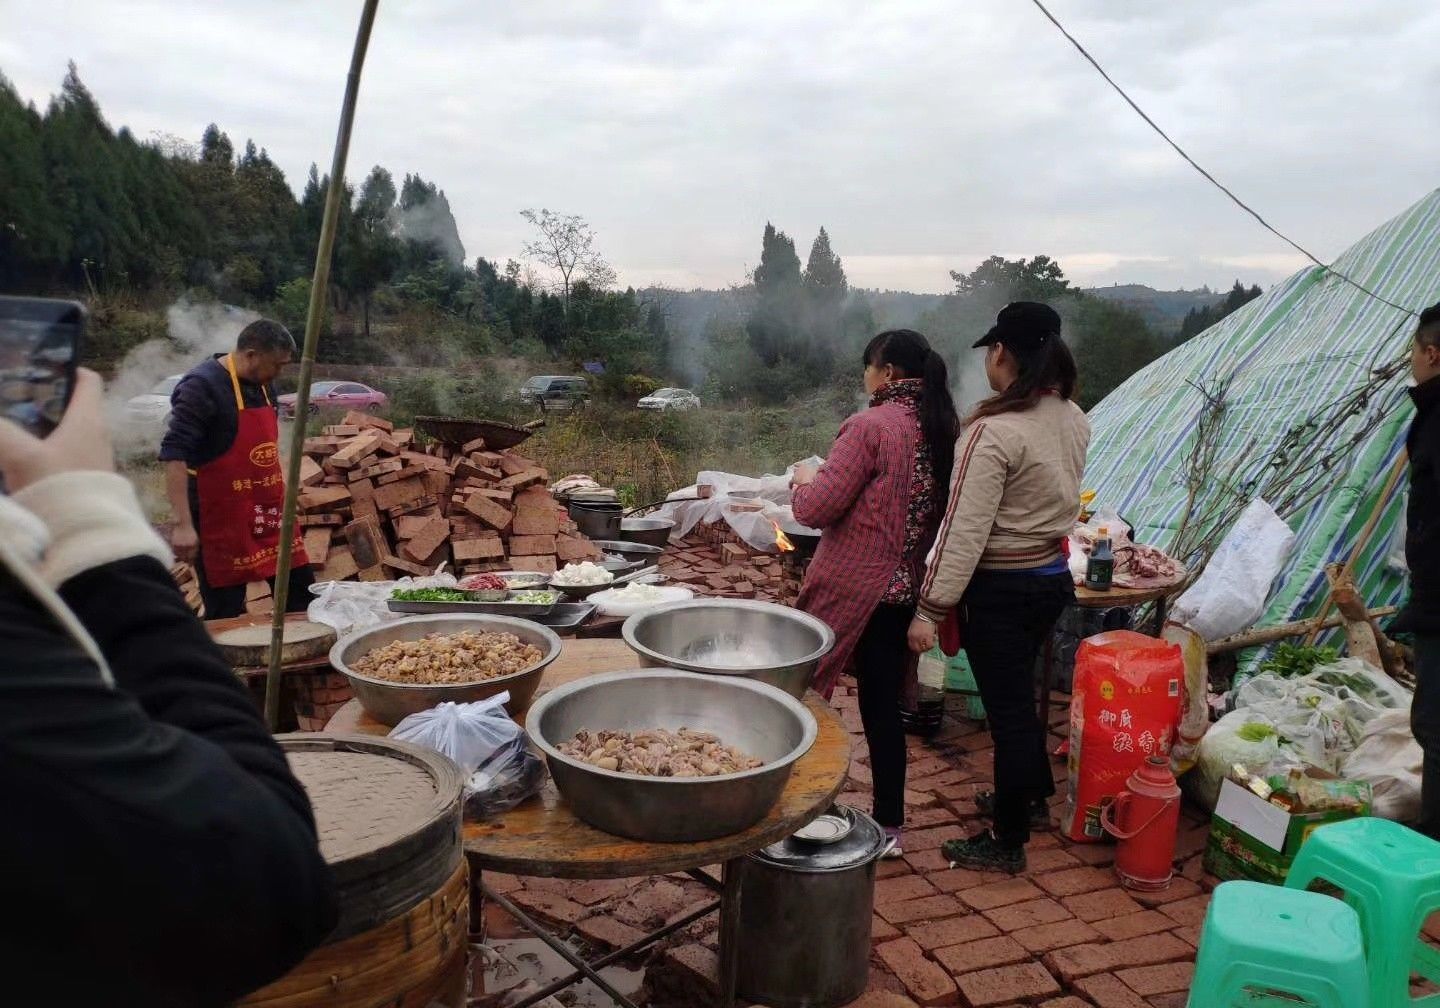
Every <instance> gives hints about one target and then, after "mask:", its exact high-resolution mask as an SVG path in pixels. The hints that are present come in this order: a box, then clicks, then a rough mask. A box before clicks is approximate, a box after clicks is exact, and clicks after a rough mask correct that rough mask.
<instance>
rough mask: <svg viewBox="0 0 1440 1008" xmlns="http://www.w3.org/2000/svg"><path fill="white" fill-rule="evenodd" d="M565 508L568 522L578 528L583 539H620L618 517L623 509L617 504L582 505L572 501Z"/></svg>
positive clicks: (597, 503) (579, 502)
mask: <svg viewBox="0 0 1440 1008" xmlns="http://www.w3.org/2000/svg"><path fill="white" fill-rule="evenodd" d="M566 507H567V510H568V511H569V512H570V520H571V521H573V522H574V523H575V524H576V526H578V527H579V529H580V532H581V534H582V535H584V536H585V538H587V539H619V538H620V515H621V512H622V511H623V510H624V508H622V507H621V506H620V505H619V504H606V503H599V502H596V503H582V502H581V501H573V500H572V501H571V502H570V503H569V504H568V505H567V506H566Z"/></svg>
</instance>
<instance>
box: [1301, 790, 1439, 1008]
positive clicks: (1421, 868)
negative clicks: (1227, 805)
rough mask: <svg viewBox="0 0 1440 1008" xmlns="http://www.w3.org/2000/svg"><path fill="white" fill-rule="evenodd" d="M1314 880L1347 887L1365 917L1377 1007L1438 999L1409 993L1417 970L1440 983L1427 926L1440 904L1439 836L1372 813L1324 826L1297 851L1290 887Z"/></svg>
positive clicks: (1346, 893)
mask: <svg viewBox="0 0 1440 1008" xmlns="http://www.w3.org/2000/svg"><path fill="white" fill-rule="evenodd" d="M1316 883H1321V884H1328V885H1330V886H1333V887H1335V888H1336V889H1339V890H1341V892H1342V894H1343V899H1344V900H1345V903H1346V904H1348V905H1349V906H1351V907H1353V908H1354V909H1355V912H1356V914H1357V915H1358V916H1359V919H1360V932H1361V934H1362V935H1363V937H1364V941H1365V959H1366V963H1367V966H1368V969H1369V973H1370V1006H1371V1008H1400V1006H1402V1005H1403V1006H1410V1005H1427V1006H1432V1008H1433V1006H1440V994H1430V995H1427V996H1424V997H1419V998H1411V996H1410V977H1411V974H1417V975H1419V976H1421V977H1424V978H1425V979H1427V980H1429V981H1430V982H1431V983H1436V984H1440V953H1437V951H1436V950H1435V949H1433V948H1431V947H1430V946H1429V945H1426V944H1425V941H1424V937H1423V935H1422V933H1421V932H1422V929H1423V928H1424V927H1425V921H1426V919H1427V918H1428V917H1429V916H1430V914H1432V913H1434V912H1436V911H1440V843H1436V842H1435V841H1434V840H1431V839H1430V838H1429V837H1427V836H1424V835H1422V834H1420V833H1416V832H1415V831H1414V830H1411V829H1407V828H1405V827H1404V826H1401V825H1400V824H1399V823H1393V822H1391V821H1389V820H1388V819H1376V818H1372V817H1369V816H1366V817H1362V818H1359V819H1347V820H1345V821H1344V822H1338V823H1331V824H1330V825H1328V826H1321V827H1320V828H1319V829H1317V830H1315V832H1313V833H1311V834H1310V836H1309V838H1308V839H1307V840H1306V841H1305V845H1304V846H1303V847H1301V848H1300V852H1299V853H1298V854H1297V855H1296V856H1295V863H1294V864H1293V865H1292V866H1291V868H1290V874H1289V876H1288V877H1287V878H1286V880H1285V886H1286V888H1287V889H1292V890H1305V889H1309V888H1311V887H1312V886H1313V885H1315V884H1316Z"/></svg>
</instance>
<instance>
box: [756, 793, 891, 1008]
mask: <svg viewBox="0 0 1440 1008" xmlns="http://www.w3.org/2000/svg"><path fill="white" fill-rule="evenodd" d="M830 814H831V815H837V816H841V817H844V818H848V819H849V820H850V823H851V828H850V831H849V832H848V833H846V834H845V835H844V836H842V837H841V838H840V839H838V840H836V841H835V842H833V843H828V844H818V843H810V842H807V841H803V840H801V839H799V838H798V837H795V836H792V837H789V838H787V839H785V840H782V841H780V842H779V843H776V844H771V845H770V846H769V847H765V848H763V849H761V850H759V851H756V852H755V853H753V854H750V855H747V856H746V857H745V859H744V861H742V862H741V866H742V867H741V868H740V873H741V874H740V926H739V928H738V929H737V930H738V933H739V936H740V938H739V940H740V955H739V957H738V958H739V976H738V990H737V993H738V994H739V998H738V999H737V1000H738V1001H739V1002H740V1003H744V1004H749V1003H751V1002H756V1003H759V1004H763V1005H771V1006H773V1008H835V1006H837V1005H843V1004H849V1003H850V1002H851V1001H854V1000H855V999H856V998H858V997H859V996H860V995H861V994H863V993H864V992H865V986H866V983H867V982H868V980H869V976H870V926H871V920H872V915H873V913H874V902H875V866H876V862H877V861H878V860H879V859H880V857H881V855H883V854H884V853H885V851H886V850H887V849H888V847H889V846H890V842H889V841H887V840H886V838H885V832H884V830H882V829H881V828H880V826H879V824H878V823H876V822H875V820H873V819H871V818H870V817H869V816H867V815H866V814H865V813H863V812H861V811H859V810H858V809H853V808H849V807H847V806H844V805H837V806H835V808H834V809H832V810H831V812H830Z"/></svg>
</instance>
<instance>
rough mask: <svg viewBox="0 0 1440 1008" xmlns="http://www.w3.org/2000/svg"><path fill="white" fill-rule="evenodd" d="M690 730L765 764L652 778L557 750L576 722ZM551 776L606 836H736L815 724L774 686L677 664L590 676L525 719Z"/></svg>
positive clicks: (766, 801) (552, 694)
mask: <svg viewBox="0 0 1440 1008" xmlns="http://www.w3.org/2000/svg"><path fill="white" fill-rule="evenodd" d="M655 728H660V729H665V730H668V731H678V730H679V729H681V728H693V729H696V730H700V731H708V732H712V733H714V734H715V735H717V736H719V738H720V741H721V743H722V744H724V745H727V746H732V747H734V748H735V749H738V750H740V751H741V752H743V753H745V754H746V755H748V756H753V757H754V758H756V759H758V760H761V761H763V762H762V765H761V766H759V767H757V768H756V769H753V770H742V771H740V772H738V773H731V774H723V775H720V776H716V777H649V776H644V775H641V774H632V773H621V772H619V771H615V770H602V769H601V768H599V767H596V766H592V765H591V764H589V763H586V762H584V761H583V760H579V759H576V758H575V757H573V756H567V755H565V754H564V753H562V752H561V751H560V747H561V746H562V745H564V744H565V743H567V742H569V741H570V740H571V739H573V738H574V737H575V734H576V733H577V732H579V731H580V730H581V729H588V730H590V731H627V732H637V731H644V730H647V729H655ZM525 730H526V732H527V733H528V734H529V736H530V739H531V741H532V742H533V743H534V744H535V745H536V746H537V747H539V749H540V750H541V751H542V752H543V753H544V754H545V760H546V762H547V763H548V764H549V767H550V776H551V777H552V778H553V779H554V781H555V786H556V788H558V789H559V791H560V794H561V796H562V797H563V798H564V799H565V801H566V802H567V803H568V804H569V805H570V808H571V810H572V811H573V812H574V813H575V815H576V816H577V817H579V818H580V819H582V820H584V821H585V822H587V823H589V824H590V825H592V826H594V827H596V828H597V829H601V830H604V831H605V832H607V833H613V834H615V835H616V836H622V837H628V838H629V839H632V840H644V841H649V842H654V843H669V842H674V843H680V842H688V843H693V842H696V841H700V840H713V839H715V838H716V837H722V836H729V835H731V834H733V833H739V832H740V831H741V830H745V829H748V828H750V827H751V826H753V825H755V823H757V822H759V821H760V820H761V819H763V818H764V817H765V815H766V813H768V812H769V811H770V809H771V808H773V807H774V805H775V803H776V801H778V800H779V798H780V795H781V793H782V792H783V791H784V790H785V784H786V782H787V781H789V779H790V773H791V771H792V770H793V769H794V766H795V763H796V762H797V761H798V760H799V759H800V757H802V756H804V755H805V754H806V753H807V752H809V751H810V747H811V746H812V745H814V743H815V736H816V733H817V731H818V727H817V725H816V723H815V716H814V715H813V714H811V713H810V711H809V710H807V709H806V708H805V705H804V704H802V703H800V702H799V701H798V700H796V699H794V698H793V697H791V696H788V695H786V694H785V693H782V692H781V691H780V690H778V689H775V688H774V687H773V686H767V685H765V684H764V683H758V682H754V681H752V680H749V679H738V678H735V679H732V678H722V677H719V676H707V675H701V674H699V673H695V672H680V671H676V670H675V669H645V670H638V671H629V672H610V673H606V674H603V675H596V676H589V677H587V678H585V679H580V680H578V681H576V682H573V683H568V684H567V685H564V686H559V687H557V688H555V689H553V690H551V691H549V692H548V693H546V694H545V695H544V696H542V697H541V698H540V699H539V700H537V701H536V702H535V706H534V707H532V708H530V713H529V716H528V717H527V718H526V720H525Z"/></svg>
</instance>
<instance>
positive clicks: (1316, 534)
mask: <svg viewBox="0 0 1440 1008" xmlns="http://www.w3.org/2000/svg"><path fill="white" fill-rule="evenodd" d="M1333 265H1334V268H1335V269H1336V270H1337V271H1339V272H1341V273H1344V274H1345V275H1347V276H1350V277H1353V278H1354V279H1355V280H1356V281H1358V282H1359V283H1361V284H1363V285H1364V286H1365V287H1367V288H1369V289H1370V290H1372V291H1374V292H1375V293H1376V294H1378V295H1380V296H1381V297H1383V298H1385V299H1386V300H1388V301H1392V302H1394V303H1395V304H1397V305H1403V306H1405V307H1407V308H1410V309H1413V310H1414V311H1416V312H1418V311H1419V310H1420V309H1421V308H1423V307H1425V306H1426V305H1429V304H1433V303H1435V302H1436V301H1437V300H1440V190H1436V191H1435V192H1432V193H1431V194H1430V195H1429V196H1427V197H1426V198H1425V199H1423V200H1421V201H1420V202H1419V203H1417V204H1415V205H1414V206H1413V207H1411V208H1410V209H1409V210H1407V211H1405V212H1404V213H1402V214H1400V215H1399V216H1398V217H1396V218H1394V219H1393V220H1391V221H1389V222H1388V223H1386V224H1384V225H1382V226H1381V227H1379V228H1377V229H1375V230H1374V231H1373V232H1371V233H1370V234H1369V235H1367V236H1366V237H1365V238H1363V239H1361V240H1360V241H1359V242H1357V243H1356V244H1355V245H1354V246H1352V247H1351V248H1350V249H1348V250H1347V251H1346V252H1345V254H1344V255H1342V256H1340V258H1339V259H1337V260H1336V261H1335V263H1334V264H1333ZM1414 324H1415V320H1414V318H1413V316H1407V315H1406V313H1405V312H1403V311H1400V310H1399V309H1396V308H1393V307H1391V306H1390V305H1387V304H1385V303H1383V302H1381V301H1378V300H1376V299H1375V298H1372V297H1370V296H1368V295H1367V294H1365V293H1364V292H1363V291H1360V290H1357V289H1356V288H1355V287H1354V286H1353V285H1351V284H1349V283H1346V282H1345V281H1344V280H1342V279H1340V278H1339V277H1337V276H1335V275H1334V274H1332V273H1330V272H1327V271H1326V270H1323V269H1321V268H1320V267H1318V266H1316V267H1311V268H1308V269H1304V270H1301V271H1300V272H1298V273H1296V274H1295V275H1294V276H1292V277H1290V278H1289V279H1288V280H1286V281H1285V282H1283V283H1281V284H1278V285H1277V286H1275V287H1274V288H1272V289H1271V290H1270V291H1268V292H1266V294H1264V295H1263V296H1262V297H1259V298H1257V299H1256V300H1254V301H1252V302H1250V303H1249V304H1247V305H1246V306H1245V307H1243V308H1241V309H1240V310H1239V311H1237V312H1235V313H1234V314H1232V315H1230V316H1228V317H1226V318H1224V319H1222V320H1221V321H1220V322H1218V323H1216V324H1215V325H1214V326H1212V327H1210V328H1209V329H1207V330H1206V331H1205V332H1204V333H1202V334H1200V335H1199V336H1197V337H1195V338H1194V339H1192V340H1190V341H1189V342H1187V343H1185V344H1183V345H1182V346H1180V347H1178V348H1177V349H1175V350H1173V351H1171V352H1170V353H1168V354H1166V355H1165V356H1164V357H1162V358H1161V359H1160V360H1158V361H1156V362H1155V363H1153V364H1151V365H1150V366H1149V367H1147V368H1145V369H1144V370H1143V371H1140V372H1139V373H1137V374H1135V375H1134V376H1133V377H1131V378H1130V379H1129V380H1128V381H1127V382H1125V383H1124V384H1123V385H1121V386H1120V387H1119V388H1117V389H1116V390H1115V391H1114V392H1112V393H1111V394H1110V395H1108V396H1107V397H1106V398H1105V399H1104V400H1103V401H1102V402H1101V403H1100V404H1099V405H1097V406H1096V407H1095V408H1094V410H1092V411H1091V414H1090V420H1091V423H1092V425H1093V428H1094V433H1093V436H1092V439H1091V443H1090V457H1089V463H1088V466H1087V471H1086V477H1085V485H1086V486H1087V487H1090V488H1093V489H1095V490H1097V491H1098V494H1099V495H1098V497H1097V500H1096V503H1097V505H1098V506H1110V507H1113V508H1115V509H1116V510H1118V511H1119V512H1120V513H1121V514H1122V515H1123V516H1124V517H1125V518H1126V519H1127V520H1129V521H1130V522H1132V523H1134V524H1135V526H1136V538H1137V540H1138V541H1140V542H1150V543H1153V544H1155V545H1157V546H1159V547H1161V548H1166V547H1167V546H1169V545H1171V544H1172V543H1173V540H1174V535H1175V531H1176V528H1177V526H1178V524H1179V522H1180V521H1181V518H1182V515H1183V512H1184V508H1185V488H1184V486H1183V485H1182V481H1183V473H1184V469H1185V464H1186V460H1187V458H1188V455H1189V453H1190V451H1191V449H1192V447H1193V444H1194V439H1195V429H1196V424H1197V422H1198V420H1199V418H1200V416H1201V414H1202V412H1203V409H1204V399H1203V397H1202V396H1201V394H1200V392H1199V391H1197V389H1196V388H1194V387H1193V386H1192V383H1194V384H1199V385H1202V386H1203V385H1205V384H1207V383H1208V382H1210V381H1212V380H1215V379H1222V378H1225V377H1227V376H1231V383H1230V385H1229V388H1228V390H1227V393H1226V397H1225V401H1226V411H1225V414H1224V418H1223V420H1222V426H1221V430H1220V434H1219V442H1218V444H1219V447H1218V451H1217V453H1216V470H1217V471H1221V472H1223V471H1224V470H1225V469H1226V468H1227V467H1228V465H1229V464H1230V463H1231V462H1232V461H1234V460H1235V458H1236V457H1237V456H1239V455H1241V454H1242V453H1247V452H1248V453H1249V458H1248V460H1247V462H1246V467H1245V469H1244V475H1245V476H1246V477H1249V476H1251V475H1255V474H1257V473H1258V471H1259V470H1260V469H1262V468H1263V467H1264V466H1265V464H1266V460H1267V459H1268V458H1269V457H1270V455H1271V454H1272V452H1273V450H1274V449H1275V448H1276V447H1277V446H1278V445H1279V443H1280V441H1281V439H1282V438H1283V437H1284V435H1285V433H1286V431H1287V430H1289V429H1290V428H1291V427H1292V426H1294V425H1295V424H1297V423H1300V422H1303V421H1304V420H1305V419H1306V418H1307V417H1308V416H1310V415H1311V414H1312V413H1313V412H1314V411H1315V409H1316V408H1317V407H1318V406H1320V405H1322V404H1324V403H1326V402H1329V401H1333V400H1337V399H1340V398H1342V397H1343V395H1344V394H1345V393H1346V392H1347V391H1348V390H1350V389H1352V388H1354V387H1355V386H1357V385H1359V384H1362V383H1363V382H1364V381H1365V380H1366V377H1367V375H1368V374H1369V371H1370V369H1371V368H1373V367H1375V366H1377V365H1379V364H1382V363H1385V362H1387V361H1391V360H1394V359H1395V358H1397V357H1399V356H1400V355H1401V354H1403V353H1404V352H1405V350H1406V346H1407V343H1408V340H1409V339H1410V337H1411V335H1412V334H1413V332H1414ZM1407 378H1408V371H1407V373H1405V374H1402V375H1400V376H1399V377H1398V378H1397V379H1396V380H1395V381H1394V382H1393V383H1392V384H1391V385H1389V386H1387V387H1386V388H1385V389H1384V391H1383V393H1382V396H1381V401H1380V402H1379V403H1376V404H1375V406H1376V407H1378V409H1379V415H1380V419H1379V422H1378V423H1375V415H1374V412H1373V410H1372V411H1370V417H1369V419H1370V422H1371V423H1373V424H1374V426H1373V429H1371V430H1369V432H1368V433H1367V434H1366V435H1365V436H1364V437H1363V438H1362V439H1361V440H1360V442H1359V443H1358V445H1357V446H1355V447H1354V448H1353V449H1351V453H1352V456H1353V458H1352V464H1351V465H1350V466H1349V467H1348V469H1342V478H1340V479H1338V480H1337V485H1336V486H1335V487H1334V488H1333V490H1332V491H1331V492H1329V493H1327V494H1325V495H1324V496H1323V497H1321V498H1320V499H1319V500H1317V501H1316V502H1315V503H1314V504H1312V505H1310V506H1309V507H1308V508H1307V509H1305V510H1304V511H1303V512H1301V513H1300V514H1296V515H1293V516H1291V517H1290V518H1289V519H1288V521H1289V524H1290V527H1291V528H1292V529H1294V530H1295V532H1296V537H1297V538H1296V545H1295V551H1294V553H1293V554H1292V555H1291V558H1290V561H1289V563H1288V564H1287V566H1286V568H1285V569H1284V571H1283V572H1282V573H1281V575H1280V577H1279V578H1278V579H1277V580H1276V583H1275V587H1274V589H1273V592H1272V596H1271V599H1270V603H1269V607H1268V611H1267V612H1266V614H1265V616H1264V618H1263V619H1262V621H1261V625H1268V624H1272V623H1279V622H1283V621H1286V620H1291V619H1301V618H1304V617H1305V616H1307V615H1310V614H1312V613H1314V612H1315V611H1317V609H1318V608H1319V606H1320V604H1321V603H1322V601H1323V600H1324V599H1325V597H1326V592H1327V588H1326V581H1325V572H1324V567H1325V564H1327V563H1330V562H1332V561H1340V560H1344V559H1345V558H1347V557H1348V556H1349V555H1350V553H1351V550H1352V549H1353V548H1354V546H1355V543H1356V541H1357V539H1358V537H1359V533H1360V531H1361V529H1362V527H1363V526H1364V525H1365V523H1366V521H1367V520H1368V519H1369V517H1370V515H1371V513H1372V512H1373V511H1374V509H1375V507H1376V506H1377V504H1378V503H1379V498H1380V496H1381V493H1382V491H1383V488H1384V484H1385V481H1386V478H1387V476H1388V474H1389V470H1390V467H1391V464H1392V463H1393V462H1394V460H1395V458H1396V457H1397V455H1398V454H1399V453H1400V452H1401V451H1402V450H1403V449H1404V443H1405V431H1406V429H1407V427H1408V425H1409V423H1410V420H1411V419H1412V417H1413V415H1414V411H1413V408H1412V406H1411V404H1410V400H1409V397H1408V396H1407V395H1406V394H1405V381H1406V379H1407ZM1365 420H1366V418H1365V417H1364V416H1361V417H1359V418H1357V419H1356V420H1355V421H1354V423H1355V424H1357V425H1361V424H1363V423H1364V422H1365ZM1355 432H1356V431H1355V429H1353V428H1352V429H1351V431H1350V433H1351V434H1354V433H1355ZM1344 441H1348V438H1347V437H1346V435H1345V433H1344V432H1340V433H1337V434H1336V435H1335V440H1334V442H1333V443H1331V444H1316V445H1313V446H1311V449H1310V450H1313V451H1314V452H1317V453H1318V452H1325V451H1330V450H1334V449H1336V448H1337V447H1338V446H1339V445H1340V444H1341V443H1342V442H1344ZM1405 487H1406V482H1405V481H1404V480H1402V481H1401V483H1400V485H1399V488H1398V489H1397V491H1396V492H1395V493H1394V494H1393V495H1392V497H1391V499H1390V500H1389V501H1387V502H1386V503H1385V504H1384V514H1383V515H1382V517H1381V520H1380V522H1379V524H1378V526H1377V527H1376V528H1375V530H1374V532H1373V533H1372V534H1371V536H1370V538H1369V540H1368V544H1367V545H1366V546H1365V547H1364V548H1363V549H1362V550H1361V552H1360V554H1359V556H1358V558H1357V559H1356V563H1355V577H1356V582H1357V585H1358V586H1359V588H1360V590H1361V593H1362V594H1363V596H1364V598H1365V599H1366V601H1367V602H1368V603H1369V604H1370V605H1372V606H1379V605H1392V604H1398V603H1399V602H1400V601H1401V600H1402V599H1403V598H1404V595H1405V592H1406V582H1405V577H1404V575H1403V574H1402V573H1401V572H1399V571H1397V570H1395V569H1394V568H1393V567H1391V566H1390V565H1389V564H1388V562H1387V557H1388V554H1389V552H1390V547H1391V544H1392V542H1393V537H1394V535H1395V532H1396V529H1397V527H1398V526H1400V525H1403V521H1404V515H1403V503H1402V501H1403V494H1402V491H1403V490H1404V489H1405Z"/></svg>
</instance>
